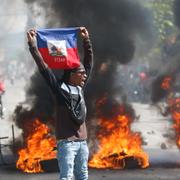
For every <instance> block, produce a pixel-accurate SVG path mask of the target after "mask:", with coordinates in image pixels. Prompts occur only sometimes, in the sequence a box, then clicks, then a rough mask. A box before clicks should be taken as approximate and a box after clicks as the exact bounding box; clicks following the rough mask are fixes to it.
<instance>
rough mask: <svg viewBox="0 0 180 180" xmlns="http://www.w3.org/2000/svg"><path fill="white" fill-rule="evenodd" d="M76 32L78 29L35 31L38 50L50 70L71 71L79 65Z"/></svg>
mask: <svg viewBox="0 0 180 180" xmlns="http://www.w3.org/2000/svg"><path fill="white" fill-rule="evenodd" d="M78 31H79V28H78V27H77V28H59V29H39V30H37V46H38V50H39V52H40V53H41V56H42V57H43V59H44V61H45V62H46V64H48V66H49V67H50V68H52V69H72V68H76V67H78V66H79V65H80V58H79V54H78V49H77V33H78Z"/></svg>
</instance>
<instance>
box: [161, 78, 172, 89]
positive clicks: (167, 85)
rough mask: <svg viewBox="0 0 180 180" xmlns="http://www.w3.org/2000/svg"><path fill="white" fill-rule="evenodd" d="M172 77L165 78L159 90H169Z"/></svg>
mask: <svg viewBox="0 0 180 180" xmlns="http://www.w3.org/2000/svg"><path fill="white" fill-rule="evenodd" d="M171 82H172V77H170V76H166V77H165V78H164V79H163V82H162V83H161V88H162V89H164V90H169V89H170V87H171Z"/></svg>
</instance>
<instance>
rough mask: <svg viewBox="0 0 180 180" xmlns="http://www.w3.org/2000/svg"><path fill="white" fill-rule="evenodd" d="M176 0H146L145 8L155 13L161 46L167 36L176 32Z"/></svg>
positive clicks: (155, 23) (155, 22)
mask: <svg viewBox="0 0 180 180" xmlns="http://www.w3.org/2000/svg"><path fill="white" fill-rule="evenodd" d="M173 2H174V0H146V1H144V3H145V6H146V7H147V8H149V9H151V11H152V12H153V17H154V19H153V21H154V25H155V27H156V29H157V32H158V38H159V43H160V44H161V43H162V42H163V40H164V39H166V37H167V36H169V35H170V34H172V33H174V32H175V31H176V27H175V26H174V14H173V10H172V7H173Z"/></svg>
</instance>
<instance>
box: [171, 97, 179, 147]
mask: <svg viewBox="0 0 180 180" xmlns="http://www.w3.org/2000/svg"><path fill="white" fill-rule="evenodd" d="M168 105H169V111H170V113H171V115H172V119H173V121H174V128H175V130H176V138H177V145H178V147H179V148H180V98H172V99H170V100H168Z"/></svg>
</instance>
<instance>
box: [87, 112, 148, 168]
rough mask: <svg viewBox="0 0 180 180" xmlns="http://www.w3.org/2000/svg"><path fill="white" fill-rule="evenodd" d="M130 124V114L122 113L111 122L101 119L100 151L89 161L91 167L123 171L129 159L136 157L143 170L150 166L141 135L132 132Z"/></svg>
mask: <svg viewBox="0 0 180 180" xmlns="http://www.w3.org/2000/svg"><path fill="white" fill-rule="evenodd" d="M130 123H131V119H130V117H129V116H128V114H122V113H120V114H119V115H117V116H116V117H115V118H113V119H111V120H110V119H99V125H100V131H99V134H98V140H99V151H98V152H97V153H96V154H94V155H93V157H92V159H91V160H90V161H89V166H90V167H93V168H112V169H122V168H124V167H125V158H128V157H134V159H136V160H137V161H138V164H139V165H140V166H141V167H142V168H146V167H148V166H149V161H148V155H147V154H146V153H145V152H144V151H143V150H142V149H141V137H140V134H139V133H133V132H131V130H130ZM105 132H106V133H105Z"/></svg>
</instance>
